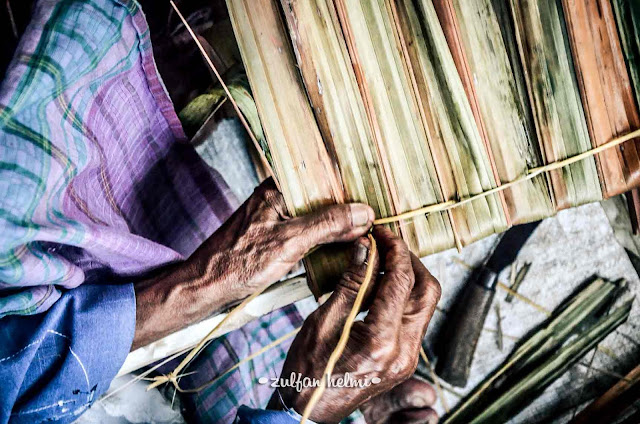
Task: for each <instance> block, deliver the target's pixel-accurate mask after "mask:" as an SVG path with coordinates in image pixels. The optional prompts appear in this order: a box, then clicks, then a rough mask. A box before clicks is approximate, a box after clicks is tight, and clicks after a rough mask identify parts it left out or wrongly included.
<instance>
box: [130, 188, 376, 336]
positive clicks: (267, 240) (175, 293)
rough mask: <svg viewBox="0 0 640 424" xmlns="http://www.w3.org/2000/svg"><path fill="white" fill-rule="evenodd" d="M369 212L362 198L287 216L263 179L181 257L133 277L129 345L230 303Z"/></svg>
mask: <svg viewBox="0 0 640 424" xmlns="http://www.w3.org/2000/svg"><path fill="white" fill-rule="evenodd" d="M373 219H374V214H373V210H372V209H371V208H370V207H369V206H367V205H363V204H344V205H333V206H327V207H325V208H323V209H321V210H319V211H318V212H316V213H312V214H308V215H305V216H302V217H298V218H291V217H289V216H288V215H287V212H286V208H285V204H284V199H283V197H282V195H281V194H280V192H278V190H277V189H276V187H275V184H274V183H273V181H272V180H268V181H266V182H264V183H263V184H261V185H260V186H259V187H258V188H257V189H256V191H255V192H254V193H253V195H252V196H251V197H250V198H249V199H248V200H247V201H246V202H245V203H244V204H243V205H242V206H241V207H240V208H239V209H238V210H237V211H236V212H235V213H234V214H233V215H232V216H231V217H230V218H229V219H228V220H227V221H226V222H225V223H224V224H223V225H222V226H221V227H220V228H219V229H218V230H217V231H216V232H215V233H214V234H213V235H212V236H211V237H210V238H209V239H208V240H207V241H205V242H204V243H203V244H202V245H201V246H200V247H199V248H198V249H197V250H196V251H195V252H194V253H193V255H191V257H189V259H188V260H186V261H185V262H182V263H179V264H175V265H171V266H169V267H167V268H165V269H163V270H161V271H160V272H158V273H157V274H156V275H154V276H152V277H150V278H148V279H146V280H144V281H141V282H139V283H137V284H136V285H135V290H136V304H137V312H136V320H137V322H136V334H135V338H134V346H133V347H134V348H135V347H138V346H142V345H145V344H148V343H150V342H152V341H154V340H157V339H159V338H161V337H163V336H164V335H166V334H169V333H171V332H173V331H176V330H178V329H180V328H182V327H184V326H186V325H188V324H191V323H193V322H197V321H199V320H201V319H203V318H205V317H207V316H209V315H211V314H213V313H214V312H216V311H219V310H221V309H223V308H224V307H227V306H229V305H232V304H234V303H237V302H238V301H240V300H241V299H243V298H245V297H246V296H248V295H250V294H251V293H253V292H255V291H256V290H258V289H260V288H263V287H264V286H266V285H268V284H270V283H273V282H275V281H277V280H279V279H280V278H281V277H283V276H284V275H285V274H286V273H287V272H288V271H289V270H291V268H292V267H293V266H294V265H295V264H296V263H297V262H298V261H300V260H301V259H302V257H303V256H304V255H305V254H306V253H307V252H308V251H309V250H311V249H313V248H314V247H316V246H318V245H320V244H325V243H333V242H346V241H353V240H355V239H356V238H358V237H359V236H362V235H363V234H365V233H366V232H367V231H368V230H369V228H370V227H371V225H372V223H373Z"/></svg>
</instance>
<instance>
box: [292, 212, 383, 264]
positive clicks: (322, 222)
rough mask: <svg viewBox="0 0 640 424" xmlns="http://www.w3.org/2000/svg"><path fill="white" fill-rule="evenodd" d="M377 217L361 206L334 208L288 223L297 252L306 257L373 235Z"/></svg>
mask: <svg viewBox="0 0 640 424" xmlns="http://www.w3.org/2000/svg"><path fill="white" fill-rule="evenodd" d="M374 218H375V215H374V213H373V209H371V207H369V206H367V205H364V204H361V203H352V204H341V205H331V206H326V207H325V208H323V209H321V210H318V211H316V212H312V213H310V214H307V215H304V216H301V217H298V218H295V219H292V220H290V221H288V222H287V223H285V224H284V225H286V227H287V231H288V233H289V234H290V236H291V237H292V239H293V240H295V242H296V243H295V246H293V247H294V248H295V249H296V252H297V253H299V254H305V253H306V252H308V251H309V250H311V249H312V248H314V247H316V246H318V245H321V244H327V243H334V242H346V241H353V240H355V239H356V238H358V237H360V236H363V235H364V234H366V233H367V231H369V228H371V225H372V224H373V220H374Z"/></svg>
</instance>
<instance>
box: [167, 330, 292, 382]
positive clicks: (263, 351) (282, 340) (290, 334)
mask: <svg viewBox="0 0 640 424" xmlns="http://www.w3.org/2000/svg"><path fill="white" fill-rule="evenodd" d="M299 332H300V327H298V328H296V329H294V330H292V331H290V332H288V333H287V334H285V335H284V336H282V337H280V338H279V339H276V340H274V341H272V342H271V343H269V344H268V345H266V346H263V347H262V348H261V349H260V350H258V351H256V352H254V353H252V354H251V355H249V356H247V357H246V358H243V359H242V360H241V361H238V362H237V363H236V364H235V365H233V366H232V367H230V368H229V369H227V370H226V371H225V372H223V373H222V374H220V375H218V376H216V378H214V379H213V380H209V381H208V382H206V383H204V384H202V385H201V386H198V387H196V388H193V389H180V388H178V387H176V390H178V391H179V392H180V393H198V392H199V391H201V390H204V389H206V388H207V387H209V386H211V385H213V384H215V383H216V382H218V381H219V380H220V379H221V378H223V377H225V376H227V375H229V374H230V373H231V372H232V371H234V370H236V369H238V368H240V366H242V365H243V364H245V363H247V362H249V361H251V360H252V359H254V358H257V357H258V356H260V355H262V354H263V353H265V352H266V351H268V350H270V349H272V348H274V347H276V346H278V345H280V344H282V343H284V342H285V341H287V340H289V339H290V338H291V337H293V336H295V335H296V334H298V333H299Z"/></svg>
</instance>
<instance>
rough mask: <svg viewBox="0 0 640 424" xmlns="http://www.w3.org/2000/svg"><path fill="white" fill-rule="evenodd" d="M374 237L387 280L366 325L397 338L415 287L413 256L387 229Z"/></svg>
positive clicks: (380, 284) (378, 293)
mask: <svg viewBox="0 0 640 424" xmlns="http://www.w3.org/2000/svg"><path fill="white" fill-rule="evenodd" d="M373 236H374V238H375V240H376V241H377V242H378V248H379V251H380V257H381V258H382V261H383V269H384V276H383V277H382V279H381V280H380V283H379V284H378V288H377V290H376V294H375V298H374V299H373V302H372V304H371V308H370V309H369V314H368V315H367V318H366V319H365V323H366V324H367V325H370V326H371V327H372V328H373V329H374V331H378V332H381V333H382V334H385V335H388V336H389V337H391V335H393V337H394V338H395V337H396V335H397V334H398V331H399V330H400V325H401V324H402V316H403V314H404V310H405V307H406V304H407V301H408V300H409V295H410V294H411V289H412V288H413V284H414V275H413V268H412V266H411V255H410V252H409V248H408V247H407V245H406V244H405V242H404V241H402V240H401V239H399V238H398V237H396V236H395V235H394V234H393V233H392V232H391V231H389V230H388V229H386V228H382V227H380V228H379V227H376V228H374V231H373Z"/></svg>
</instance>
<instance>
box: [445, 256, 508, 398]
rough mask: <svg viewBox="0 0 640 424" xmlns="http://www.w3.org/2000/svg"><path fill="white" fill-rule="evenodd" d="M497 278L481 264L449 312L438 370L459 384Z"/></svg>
mask: <svg viewBox="0 0 640 424" xmlns="http://www.w3.org/2000/svg"><path fill="white" fill-rule="evenodd" d="M497 281H498V275H497V274H496V273H495V272H493V271H492V270H490V269H488V268H485V267H483V268H481V269H480V270H479V271H478V272H476V273H475V274H474V277H472V280H470V281H469V282H468V283H467V284H466V286H465V287H464V289H463V290H464V292H463V293H462V296H461V297H460V298H459V299H457V301H456V304H455V305H454V307H453V308H452V309H451V310H450V312H449V314H448V318H447V322H446V323H445V328H444V333H443V338H441V342H442V343H443V345H442V349H441V351H440V355H438V363H437V366H436V374H437V375H438V376H439V377H440V378H442V379H443V380H445V381H446V382H448V383H450V384H452V385H454V386H456V387H464V386H466V384H467V379H468V378H469V370H470V369H471V361H472V360H473V354H474V352H475V350H476V345H477V344H478V339H479V338H480V332H481V331H482V328H483V327H484V321H485V318H486V317H487V314H488V313H489V309H490V308H491V302H492V301H493V296H494V294H495V292H496V290H495V287H496V284H497Z"/></svg>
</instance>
